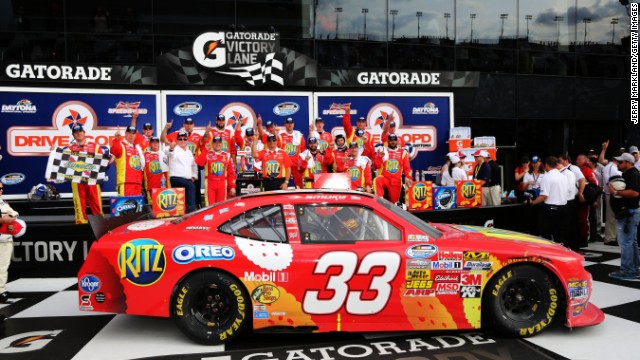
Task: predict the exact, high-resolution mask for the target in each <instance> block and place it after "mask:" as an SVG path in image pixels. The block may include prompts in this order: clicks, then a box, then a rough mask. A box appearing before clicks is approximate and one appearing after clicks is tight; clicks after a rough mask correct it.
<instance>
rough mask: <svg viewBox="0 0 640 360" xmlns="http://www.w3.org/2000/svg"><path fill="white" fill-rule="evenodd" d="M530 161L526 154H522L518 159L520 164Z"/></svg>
mask: <svg viewBox="0 0 640 360" xmlns="http://www.w3.org/2000/svg"><path fill="white" fill-rule="evenodd" d="M530 161H531V160H529V157H528V156H526V155H525V156H523V157H522V159H520V163H521V164H524V163H528V162H530Z"/></svg>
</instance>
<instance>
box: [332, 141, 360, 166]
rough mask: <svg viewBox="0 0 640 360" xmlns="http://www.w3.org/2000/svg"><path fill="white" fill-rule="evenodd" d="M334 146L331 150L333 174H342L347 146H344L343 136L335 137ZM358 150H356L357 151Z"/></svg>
mask: <svg viewBox="0 0 640 360" xmlns="http://www.w3.org/2000/svg"><path fill="white" fill-rule="evenodd" d="M335 141H336V144H335V147H334V149H333V172H337V173H341V172H344V171H345V170H344V164H345V162H346V161H347V155H348V154H347V150H348V149H347V145H346V144H345V138H344V135H342V134H338V135H336V140H335ZM359 149H360V148H358V150H359Z"/></svg>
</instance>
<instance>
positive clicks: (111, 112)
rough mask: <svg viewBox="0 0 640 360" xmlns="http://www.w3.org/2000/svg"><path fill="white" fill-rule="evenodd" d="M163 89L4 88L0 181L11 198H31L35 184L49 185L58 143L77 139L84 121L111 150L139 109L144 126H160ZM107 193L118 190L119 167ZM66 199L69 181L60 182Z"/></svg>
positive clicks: (1, 96) (90, 136) (91, 136)
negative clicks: (74, 128) (74, 133)
mask: <svg viewBox="0 0 640 360" xmlns="http://www.w3.org/2000/svg"><path fill="white" fill-rule="evenodd" d="M159 94H160V92H158V91H135V90H94V89H28V88H3V89H1V90H0V106H1V110H0V146H1V149H0V155H2V159H1V160H0V169H1V170H0V181H2V183H3V184H4V185H5V194H4V195H5V198H8V199H12V198H13V199H17V198H25V197H26V195H27V194H28V193H29V191H30V190H31V188H32V187H33V186H34V185H37V184H39V183H43V184H45V183H47V180H46V179H45V171H46V168H47V160H48V157H49V155H50V154H51V152H52V149H53V148H54V147H64V146H68V145H70V144H71V143H72V141H73V137H72V135H71V127H72V126H74V125H75V124H81V125H83V127H84V129H85V132H86V136H87V138H88V139H89V140H90V141H93V142H95V143H96V144H97V145H99V146H101V147H103V149H105V150H106V149H108V148H109V144H110V143H111V142H112V140H113V138H114V136H115V133H116V131H117V130H118V129H119V130H120V133H121V134H124V130H125V128H126V127H127V126H129V124H130V123H131V119H132V117H131V113H132V112H133V111H134V110H137V111H138V113H139V118H138V122H137V127H138V130H139V131H141V129H142V126H143V125H144V123H146V122H150V123H152V124H153V127H154V129H157V128H158V123H157V119H158V114H159V107H160V103H159ZM107 176H108V180H107V181H105V182H104V183H103V185H102V191H103V194H104V195H109V194H110V193H115V182H116V176H115V169H114V167H113V165H111V166H109V167H108V169H107ZM54 186H55V187H56V188H57V189H58V191H59V192H60V193H61V194H62V197H71V185H70V183H69V182H64V183H61V184H54Z"/></svg>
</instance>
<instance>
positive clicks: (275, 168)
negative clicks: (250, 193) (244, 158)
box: [251, 134, 291, 191]
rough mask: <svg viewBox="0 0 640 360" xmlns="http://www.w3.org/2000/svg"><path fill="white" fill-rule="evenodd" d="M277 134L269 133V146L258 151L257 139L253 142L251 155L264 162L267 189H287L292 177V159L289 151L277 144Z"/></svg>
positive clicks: (264, 177) (264, 184)
mask: <svg viewBox="0 0 640 360" xmlns="http://www.w3.org/2000/svg"><path fill="white" fill-rule="evenodd" d="M277 139H278V138H277V136H275V135H274V134H269V135H267V148H266V149H264V150H262V151H260V152H258V148H257V144H258V141H257V139H254V141H253V143H252V144H251V156H253V158H254V159H257V160H259V161H261V162H262V175H263V181H262V185H263V187H264V190H265V191H269V190H286V189H287V187H288V186H289V178H290V177H291V160H290V159H289V155H287V153H286V152H285V151H284V150H282V149H280V148H279V147H277V146H276V144H277V141H278V140H277Z"/></svg>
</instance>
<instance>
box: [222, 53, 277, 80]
mask: <svg viewBox="0 0 640 360" xmlns="http://www.w3.org/2000/svg"><path fill="white" fill-rule="evenodd" d="M275 55H276V54H275V53H269V54H267V55H266V56H265V59H264V63H263V64H262V65H260V64H259V63H257V64H253V65H248V66H241V67H230V68H229V69H231V70H233V71H217V73H218V74H224V75H231V76H238V77H240V78H242V79H243V80H244V81H246V82H247V83H248V84H249V85H252V86H256V85H264V84H266V83H268V82H275V83H278V84H280V85H284V80H283V79H282V62H280V60H278V59H276V58H275Z"/></svg>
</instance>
